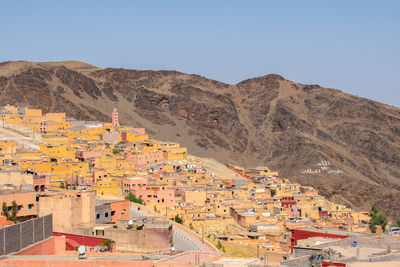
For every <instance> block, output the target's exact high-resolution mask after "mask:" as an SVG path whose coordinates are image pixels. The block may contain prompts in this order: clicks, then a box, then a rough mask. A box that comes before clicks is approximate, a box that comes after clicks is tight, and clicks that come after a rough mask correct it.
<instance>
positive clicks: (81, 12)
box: [0, 0, 400, 107]
mask: <svg viewBox="0 0 400 267" xmlns="http://www.w3.org/2000/svg"><path fill="white" fill-rule="evenodd" d="M0 36H1V37H0V61H8V60H30V61H59V60H80V61H85V62H88V63H91V64H94V65H97V66H100V67H123V68H131V69H155V70H158V69H175V70H178V71H182V72H187V73H197V74H200V75H203V76H206V77H209V78H213V79H216V80H220V81H223V82H227V83H236V82H238V81H240V80H243V79H246V78H250V77H255V76H260V75H264V74H269V73H277V74H280V75H283V76H284V77H285V78H287V79H290V80H294V81H297V82H302V83H313V84H314V83H315V84H320V85H322V86H326V87H331V88H337V89H341V90H343V91H345V92H349V93H352V94H356V95H360V96H363V97H368V98H372V99H374V100H378V101H381V102H384V103H387V104H391V105H396V106H398V107H400V97H399V96H400V85H399V84H400V83H399V78H400V1H378V0H376V1H368V0H359V1H355V0H354V1H353V0H352V1H348V0H346V1H345V0H343V1H322V0H316V1H307V0H304V1H299V0H296V1H282V0H279V1H278V0H276V1H267V0H264V1H234V0H230V1H215V0H214V1H206V0H202V1H188V0H185V1H184V0H182V1H172V0H170V1H167V0H163V1H150V0H145V1H99V0H96V1H94V0H93V1H58V0H57V1H54V0H51V1H40V0H39V1H38V0H35V1H19V0H18V1H15V0H10V1H8V0H3V1H1V2H0Z"/></svg>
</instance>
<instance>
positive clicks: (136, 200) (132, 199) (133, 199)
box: [125, 193, 143, 204]
mask: <svg viewBox="0 0 400 267" xmlns="http://www.w3.org/2000/svg"><path fill="white" fill-rule="evenodd" d="M125 199H126V200H129V201H130V202H134V203H138V204H143V199H142V197H140V196H139V197H138V198H137V197H136V196H135V195H134V194H132V193H129V194H128V195H126V196H125Z"/></svg>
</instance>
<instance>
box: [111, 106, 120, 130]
mask: <svg viewBox="0 0 400 267" xmlns="http://www.w3.org/2000/svg"><path fill="white" fill-rule="evenodd" d="M111 117H112V125H113V127H118V126H119V122H118V111H117V109H116V108H114V110H113V112H112V116H111Z"/></svg>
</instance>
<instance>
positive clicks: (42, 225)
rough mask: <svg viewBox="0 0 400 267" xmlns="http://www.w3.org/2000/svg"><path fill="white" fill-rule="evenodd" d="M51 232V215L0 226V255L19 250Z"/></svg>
mask: <svg viewBox="0 0 400 267" xmlns="http://www.w3.org/2000/svg"><path fill="white" fill-rule="evenodd" d="M52 234H53V222H52V215H48V216H44V217H39V218H35V219H31V220H28V221H25V222H22V223H18V224H14V225H10V226H6V227H3V228H0V255H7V254H10V253H13V252H16V251H19V250H21V249H23V248H25V247H27V246H30V245H32V244H33V243H36V242H39V241H42V240H44V239H46V238H48V237H51V236H52Z"/></svg>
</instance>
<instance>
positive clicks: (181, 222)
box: [171, 214, 183, 224]
mask: <svg viewBox="0 0 400 267" xmlns="http://www.w3.org/2000/svg"><path fill="white" fill-rule="evenodd" d="M171 220H172V221H174V222H176V223H179V224H183V219H182V218H181V217H179V216H178V214H177V215H175V217H173V218H171Z"/></svg>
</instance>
